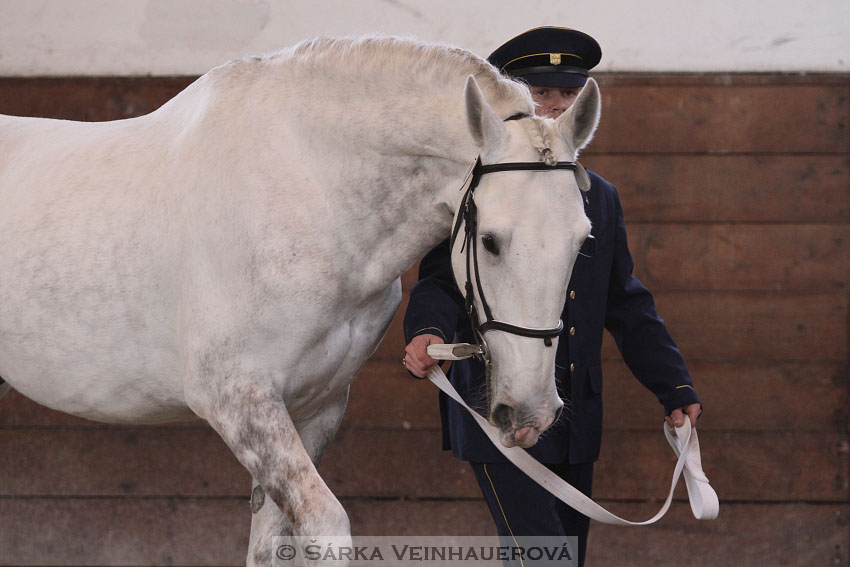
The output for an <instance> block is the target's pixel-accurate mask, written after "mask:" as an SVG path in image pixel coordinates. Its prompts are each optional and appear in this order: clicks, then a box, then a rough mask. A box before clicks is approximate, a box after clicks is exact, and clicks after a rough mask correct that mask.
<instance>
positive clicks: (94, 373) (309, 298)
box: [0, 37, 600, 564]
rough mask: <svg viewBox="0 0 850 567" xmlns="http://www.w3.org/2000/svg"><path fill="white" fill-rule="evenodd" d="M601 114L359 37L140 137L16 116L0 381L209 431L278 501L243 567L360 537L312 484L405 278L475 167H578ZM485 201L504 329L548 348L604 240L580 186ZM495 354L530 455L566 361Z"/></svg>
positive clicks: (502, 183) (435, 49) (411, 48)
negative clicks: (584, 252)
mask: <svg viewBox="0 0 850 567" xmlns="http://www.w3.org/2000/svg"><path fill="white" fill-rule="evenodd" d="M473 77H474V78H473ZM599 99H600V97H599V92H598V89H597V87H596V85H595V83H593V82H592V81H591V82H589V83H588V87H586V88H585V89H584V91H583V92H582V94H581V95H580V96H579V98H578V100H577V102H576V104H575V105H574V107H573V109H572V110H571V111H569V112H568V113H566V114H564V115H563V116H561V117H560V118H559V119H558V120H557V121H552V120H541V119H538V118H535V117H533V111H534V107H533V103H532V101H531V98H530V96H529V94H528V92H527V90H526V88H525V87H524V86H522V85H521V84H519V83H515V82H513V81H510V80H507V79H504V78H503V77H501V76H500V75H499V73H498V72H497V70H496V69H494V68H493V67H491V66H490V65H489V64H488V63H486V62H485V61H484V60H482V59H481V58H479V57H477V56H475V55H473V54H471V53H468V52H466V51H462V50H459V49H454V48H447V47H442V46H434V45H423V44H418V43H415V42H411V41H405V40H399V39H396V38H387V37H377V38H376V37H367V38H360V39H317V40H313V41H307V42H303V43H301V44H299V45H296V46H294V47H292V48H290V49H287V50H284V51H281V52H279V53H275V54H272V55H269V56H265V57H260V58H250V59H242V60H237V61H232V62H230V63H227V64H225V65H222V66H220V67H218V68H216V69H213V70H212V71H211V72H209V73H208V74H206V75H204V76H202V77H201V78H199V79H198V80H197V81H196V82H195V83H194V84H192V85H191V86H189V87H188V88H187V89H186V90H185V91H183V92H182V93H180V94H179V95H178V96H176V97H175V98H174V99H173V100H171V101H170V102H168V103H166V104H165V105H164V106H163V107H161V108H160V109H159V110H157V111H155V112H153V113H151V114H149V115H147V116H143V117H139V118H134V119H130V120H119V121H114V122H106V123H77V122H68V121H59V120H45V119H35V118H21V117H9V116H0V376H2V377H3V378H4V379H5V380H6V381H8V383H10V384H11V385H12V387H14V388H15V389H16V390H18V391H19V392H21V393H22V394H23V395H25V396H27V397H29V398H31V399H32V400H35V401H36V402H38V403H41V404H43V405H45V406H48V407H50V408H53V409H56V410H60V411H63V412H67V413H70V414H74V415H77V416H82V417H86V418H89V419H93V420H98V421H104V422H112V423H153V422H166V421H172V420H185V419H192V418H201V419H204V420H206V421H207V422H208V423H209V424H210V425H211V426H212V427H213V428H215V430H216V431H217V432H218V433H219V434H220V435H221V437H222V438H223V439H224V441H225V443H226V444H227V445H228V446H229V447H230V449H231V450H232V451H233V453H234V454H235V455H236V457H237V458H238V459H239V461H240V462H241V463H242V464H243V465H244V466H245V468H246V469H248V470H249V471H250V473H251V475H252V476H253V479H254V483H255V485H260V486H262V487H263V488H264V489H265V492H266V494H268V496H269V499H270V501H268V500H269V499H267V502H266V504H265V506H263V507H262V508H261V509H260V510H259V511H258V512H257V513H255V514H254V517H253V522H252V527H251V544H250V545H251V547H250V551H249V556H248V562H249V563H251V564H268V563H270V562H271V561H272V556H271V553H272V552H273V550H272V549H271V538H272V537H273V536H277V535H281V534H288V533H295V534H301V535H319V536H333V535H342V536H343V537H347V534H348V533H349V522H348V517H347V516H346V514H345V511H344V510H343V508H342V506H341V505H340V503H339V501H338V500H337V499H336V498H335V497H334V496H333V494H331V492H330V490H329V489H328V488H327V486H326V485H325V483H324V482H323V481H322V479H321V478H320V477H319V475H318V473H317V472H316V468H315V463H316V462H317V460H318V459H319V458H320V456H321V454H322V451H323V449H324V448H325V446H326V444H327V443H328V441H329V440H330V439H331V438H332V436H333V435H334V433H335V431H336V429H337V427H338V425H339V422H340V420H341V418H342V414H343V411H344V408H345V405H346V401H347V397H348V387H349V383H350V382H351V381H352V379H353V378H354V376H355V375H356V374H357V372H358V370H359V369H360V368H361V366H362V365H363V364H364V362H365V361H366V360H367V358H368V357H369V356H370V355H371V354H372V353H373V352H374V350H375V348H376V347H377V345H378V343H379V342H380V340H381V338H382V336H383V334H384V333H385V331H386V329H387V326H388V324H389V322H390V319H391V317H392V315H393V313H394V311H395V310H396V308H397V307H398V305H399V302H400V298H401V289H400V288H401V286H400V282H399V275H400V274H402V273H403V272H404V271H405V270H406V269H408V268H409V267H410V266H411V265H412V264H413V263H414V262H415V261H416V260H417V259H418V258H419V257H420V256H422V255H423V254H424V253H425V252H426V251H427V250H429V249H430V248H431V247H432V246H434V245H435V244H436V243H438V242H439V241H440V240H441V239H444V238H445V237H446V236H447V235H448V233H449V231H450V228H451V226H452V217H453V215H454V214H455V212H456V211H457V210H458V208H459V205H460V203H461V199H462V197H463V195H464V191H463V190H462V189H463V186H464V180H465V179H466V178H467V173H468V171H469V168H470V166H471V164H472V163H473V161H474V160H475V158H476V156H479V155H480V156H481V159H482V161H483V163H484V164H492V163H500V162H506V161H507V162H516V161H526V162H528V161H541V160H542V159H543V157H544V154H546V155H547V156H548V157H552V156H555V157H556V158H557V159H561V160H574V159H575V158H576V152H577V151H578V150H579V149H580V148H582V147H583V146H584V145H585V144H587V142H588V141H589V140H590V138H591V136H592V134H593V132H594V130H595V128H596V126H597V123H598V118H599V104H600V103H599ZM517 114H519V115H522V118H521V119H517V120H511V121H507V122H504V121H503V119H505V118H506V117H509V116H512V115H517ZM547 148H548V149H549V150H551V152H550V151H548V150H547ZM476 195H477V196H476V202H477V204H478V212H479V219H480V226H479V235H478V237H479V238H484V237H488V238H494V239H497V240H498V254H495V253H492V251H483V252H482V253H481V255H480V257H479V264H480V279H481V282H482V286H483V288H484V289H485V290H486V293H487V300H488V302H489V303H490V306H491V307H492V308H493V311H494V312H495V313H496V314H497V316H498V317H499V318H500V319H502V320H505V321H508V322H511V323H514V324H519V325H526V326H530V327H551V326H553V325H555V324H556V323H557V322H558V318H559V316H560V313H561V309H562V307H563V302H564V297H565V288H566V285H567V281H568V280H569V276H570V272H571V269H572V265H573V262H574V259H575V257H576V254H577V251H578V249H579V246H580V244H581V242H582V241H583V240H584V238H585V237H586V236H587V234H588V232H589V222H588V219H587V218H586V216H585V215H584V211H583V208H582V203H581V196H580V192H579V189H578V187H577V183H576V180H575V177H574V175H573V172H570V171H545V172H540V171H511V172H500V173H494V174H491V175H486V176H484V177H483V178H482V180H481V183H480V187H479V188H478V189H477V192H476ZM489 244H492V242H489ZM458 248H460V246H456V250H455V253H459V252H458V250H457V249H458ZM488 249H489V248H488ZM461 277H462V276H461V275H460V274H459V277H458V279H459V281H460V280H461ZM476 301H479V300H478V299H476ZM479 308H480V306H479ZM488 340H489V342H490V350H491V356H492V361H493V375H492V379H491V395H490V401H491V411H492V408H493V407H496V406H502V407H508V408H525V410H527V409H528V408H531V410H529V411H531V412H532V413H533V415H529V412H528V411H525V410H524V412H521V411H519V409H517V411H516V412H510V415H511V417H512V418H514V417H516V419H520V418H521V419H522V422H515V423H509V422H507V420H505V419H501V420H499V425H500V427H502V429H503V433H505V436H504V439H505V442H506V443H510V442H511V440H512V439H513V440H514V442H516V441H515V439H514V437H513V436H512V435H511V433H512V432H515V431H517V430H518V429H520V428H526V430H527V429H528V428H531V429H532V430H533V432H534V434H531V435H523V440H525V443H522V444H526V445H527V444H531V443H533V442H535V441H536V439H537V434H539V433H540V432H541V431H543V430H545V429H546V427H548V426H549V425H550V424H551V423H552V421H553V420H554V418H555V415H556V414H557V412H558V410H559V409H560V407H561V404H562V402H561V400H560V399H559V398H558V395H557V392H556V389H555V383H554V378H553V377H554V357H555V348H550V347H547V346H545V345H544V342H543V341H541V340H539V339H534V338H527V337H521V336H516V335H511V334H507V333H503V332H499V331H493V332H491V333H490V334H488ZM514 414H516V416H515V415H514ZM520 414H522V415H520ZM503 417H504V416H503Z"/></svg>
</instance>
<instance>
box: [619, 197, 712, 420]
mask: <svg viewBox="0 0 850 567" xmlns="http://www.w3.org/2000/svg"><path fill="white" fill-rule="evenodd" d="M613 195H614V196H613V198H614V202H615V208H616V215H617V218H616V224H615V231H616V233H615V237H614V246H615V250H614V262H613V265H612V268H611V279H610V286H609V289H608V305H607V309H606V314H605V327H606V328H607V329H608V330H609V332H610V333H611V335H612V336H613V337H614V340H615V341H616V343H617V346H618V347H619V349H620V352H621V353H622V355H623V360H624V361H625V362H626V364H627V365H628V367H629V369H630V370H631V371H632V373H633V374H634V375H635V376H636V377H637V379H638V380H639V381H640V382H641V383H642V384H643V385H644V386H646V387H647V388H648V389H649V390H651V391H652V392H653V393H654V394H655V395H656V397H657V398H658V400H659V401H660V402H661V404H662V405H663V406H664V410H665V412H666V413H667V414H668V415H669V414H670V413H671V412H672V411H673V410H675V409H678V408H681V407H683V406H686V405H688V404H694V403H700V400H699V396H698V395H697V393H696V391H695V390H694V386H693V381H692V380H691V376H690V374H689V373H688V368H687V365H686V364H685V360H684V358H683V357H682V353H681V352H680V351H679V348H678V347H677V346H676V343H675V342H674V341H673V338H672V337H671V336H670V333H669V332H668V331H667V327H666V326H665V324H664V321H663V320H662V319H661V317H659V316H658V313H657V312H656V309H655V301H654V300H653V298H652V294H651V293H650V292H649V290H648V289H646V287H644V285H643V284H642V283H641V282H640V281H639V280H638V279H637V278H636V277H635V276H634V275H633V274H632V271H633V269H634V261H633V260H632V255H631V253H630V252H629V246H628V240H627V237H626V225H625V221H624V218H623V210H622V207H621V205H620V200H619V198H618V197H617V194H616V191H614V193H613Z"/></svg>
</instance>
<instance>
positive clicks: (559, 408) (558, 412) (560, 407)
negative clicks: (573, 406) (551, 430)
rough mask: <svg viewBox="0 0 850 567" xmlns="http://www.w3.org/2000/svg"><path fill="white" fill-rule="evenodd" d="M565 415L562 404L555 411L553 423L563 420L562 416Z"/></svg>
mask: <svg viewBox="0 0 850 567" xmlns="http://www.w3.org/2000/svg"><path fill="white" fill-rule="evenodd" d="M562 413H564V404H563V403H562V404H561V405H560V406H558V409H556V410H555V419H553V420H552V423H553V424H555V423H558V420H559V419H561V414H562Z"/></svg>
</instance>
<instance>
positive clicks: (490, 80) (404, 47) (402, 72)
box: [219, 35, 534, 118]
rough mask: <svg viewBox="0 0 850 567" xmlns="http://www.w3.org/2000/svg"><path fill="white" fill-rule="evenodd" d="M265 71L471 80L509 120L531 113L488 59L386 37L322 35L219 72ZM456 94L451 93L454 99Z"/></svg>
mask: <svg viewBox="0 0 850 567" xmlns="http://www.w3.org/2000/svg"><path fill="white" fill-rule="evenodd" d="M263 67H266V68H267V67H284V68H287V69H290V70H291V69H292V68H293V67H301V68H305V69H308V70H309V72H310V73H322V74H326V75H332V76H333V77H334V78H335V79H337V80H339V81H348V80H360V81H362V80H363V79H364V77H367V78H378V79H380V81H381V82H382V83H383V84H390V85H393V84H395V85H403V84H405V83H406V82H408V81H411V80H412V81H413V84H414V85H415V86H419V87H422V88H426V87H427V88H428V89H429V90H434V89H439V88H440V87H441V86H445V88H455V87H456V85H457V84H458V82H459V81H460V85H461V86H462V85H463V81H465V80H466V77H467V76H468V75H473V76H475V80H476V81H477V82H478V85H479V87H481V90H482V91H483V92H484V96H485V98H486V99H487V101H488V103H490V105H491V106H492V107H493V109H494V110H495V111H496V112H497V113H498V114H499V115H500V116H501V117H502V118H507V117H508V116H510V115H512V114H516V113H517V112H528V113H533V108H534V107H533V104H534V103H533V102H532V100H531V97H530V95H529V93H528V89H527V88H525V87H524V86H523V85H522V84H521V83H518V82H516V81H514V80H512V79H509V78H507V77H505V76H504V75H502V74H501V73H500V72H499V71H498V70H497V69H496V68H495V67H493V66H492V65H490V63H489V62H487V60H485V59H483V58H481V57H479V56H477V55H475V54H474V53H471V52H469V51H466V50H464V49H460V48H458V47H453V46H449V45H443V44H436V43H430V44H429V43H422V42H419V41H415V40H412V39H406V38H401V37H397V36H390V35H365V36H357V37H353V36H352V37H328V36H320V37H316V38H313V39H308V40H304V41H302V42H300V43H297V44H295V45H293V46H292V47H289V48H286V49H283V50H280V51H277V52H273V53H270V54H267V55H264V56H261V57H249V58H243V59H237V60H234V61H231V62H230V63H227V64H225V65H223V66H222V67H220V68H219V70H221V71H225V70H226V72H227V73H228V74H231V73H235V74H238V73H241V72H244V71H248V69H252V70H259V69H260V68H263ZM457 94H458V93H457V90H456V88H455V90H454V91H452V92H451V95H452V96H457Z"/></svg>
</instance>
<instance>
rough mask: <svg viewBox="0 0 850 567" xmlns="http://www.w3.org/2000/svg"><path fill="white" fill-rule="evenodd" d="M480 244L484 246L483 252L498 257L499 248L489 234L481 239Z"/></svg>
mask: <svg viewBox="0 0 850 567" xmlns="http://www.w3.org/2000/svg"><path fill="white" fill-rule="evenodd" d="M481 243H482V244H484V250H486V251H487V252H489V253H490V254H492V255H494V256H498V255H499V246H498V245H497V244H496V239H495V238H493V236H492V235H490V234H485V235H484V236H482V237H481Z"/></svg>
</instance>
